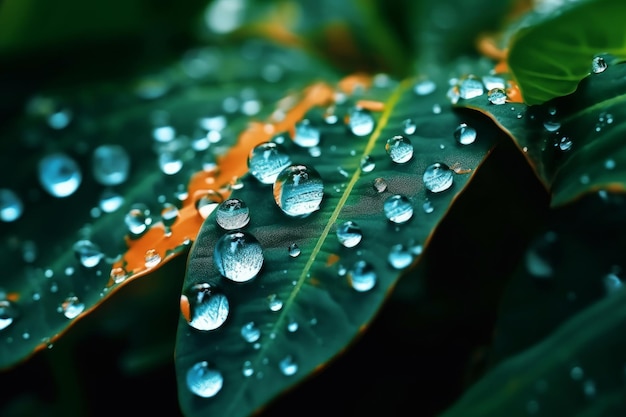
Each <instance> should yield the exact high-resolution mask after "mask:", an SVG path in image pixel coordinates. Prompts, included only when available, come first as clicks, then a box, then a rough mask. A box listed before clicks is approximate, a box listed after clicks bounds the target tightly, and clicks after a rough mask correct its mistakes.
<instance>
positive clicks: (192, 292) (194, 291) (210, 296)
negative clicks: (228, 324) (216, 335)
mask: <svg viewBox="0 0 626 417" xmlns="http://www.w3.org/2000/svg"><path fill="white" fill-rule="evenodd" d="M180 305H181V311H186V312H187V314H184V315H185V316H186V317H185V319H186V320H187V323H188V324H189V325H190V326H191V327H193V328H194V329H197V330H202V331H210V330H215V329H218V328H219V327H221V326H222V325H223V324H224V322H225V321H226V319H227V318H228V313H229V312H230V305H229V303H228V298H226V295H224V294H223V293H222V292H221V291H220V290H219V289H218V288H217V287H215V286H213V285H211V284H209V283H206V282H201V283H198V284H194V285H192V286H191V287H189V289H188V290H186V291H185V292H184V293H183V295H181V300H180Z"/></svg>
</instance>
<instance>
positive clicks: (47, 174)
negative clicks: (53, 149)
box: [39, 152, 83, 197]
mask: <svg viewBox="0 0 626 417" xmlns="http://www.w3.org/2000/svg"><path fill="white" fill-rule="evenodd" d="M82 180H83V175H82V173H81V170H80V167H79V166H78V164H77V163H76V161H75V160H74V159H72V158H70V157H69V156H68V155H66V154H64V153H60V152H58V153H53V154H50V155H47V156H45V157H43V158H42V159H41V160H40V161H39V182H40V183H41V186H42V187H43V189H44V190H46V191H47V192H48V193H49V194H50V195H52V196H53V197H68V196H70V195H72V194H74V192H75V191H76V190H77V189H78V187H79V186H80V184H81V182H82Z"/></svg>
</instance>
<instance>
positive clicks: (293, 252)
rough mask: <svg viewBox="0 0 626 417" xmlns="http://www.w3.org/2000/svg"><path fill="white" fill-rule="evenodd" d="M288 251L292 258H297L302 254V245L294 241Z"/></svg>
mask: <svg viewBox="0 0 626 417" xmlns="http://www.w3.org/2000/svg"><path fill="white" fill-rule="evenodd" d="M287 251H288V253H289V256H291V257H292V258H297V257H298V256H300V253H301V250H300V247H299V246H298V244H297V243H292V244H291V245H289V247H288V248H287Z"/></svg>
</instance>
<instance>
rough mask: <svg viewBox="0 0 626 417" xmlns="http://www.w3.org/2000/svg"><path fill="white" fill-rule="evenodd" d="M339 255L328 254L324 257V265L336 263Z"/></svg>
mask: <svg viewBox="0 0 626 417" xmlns="http://www.w3.org/2000/svg"><path fill="white" fill-rule="evenodd" d="M339 259H340V258H339V255H336V254H334V253H331V254H330V255H328V258H327V259H326V266H327V267H329V266H333V265H334V264H336V263H337V262H339Z"/></svg>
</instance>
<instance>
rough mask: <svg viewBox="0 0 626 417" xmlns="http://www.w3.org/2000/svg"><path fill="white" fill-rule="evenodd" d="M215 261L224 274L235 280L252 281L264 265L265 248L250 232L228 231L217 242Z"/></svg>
mask: <svg viewBox="0 0 626 417" xmlns="http://www.w3.org/2000/svg"><path fill="white" fill-rule="evenodd" d="M214 261H215V265H216V266H217V269H218V270H219V272H220V274H222V276H224V277H226V278H228V279H230V280H233V281H235V282H246V281H250V280H251V279H253V278H254V277H256V276H257V274H258V273H259V271H260V270H261V267H262V266H263V248H262V247H261V244H260V243H259V241H258V240H257V239H256V238H255V237H254V236H252V235H251V234H250V233H247V232H243V231H232V232H228V233H226V234H225V235H223V236H222V237H221V238H219V240H218V241H217V243H216V244H215V250H214Z"/></svg>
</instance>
